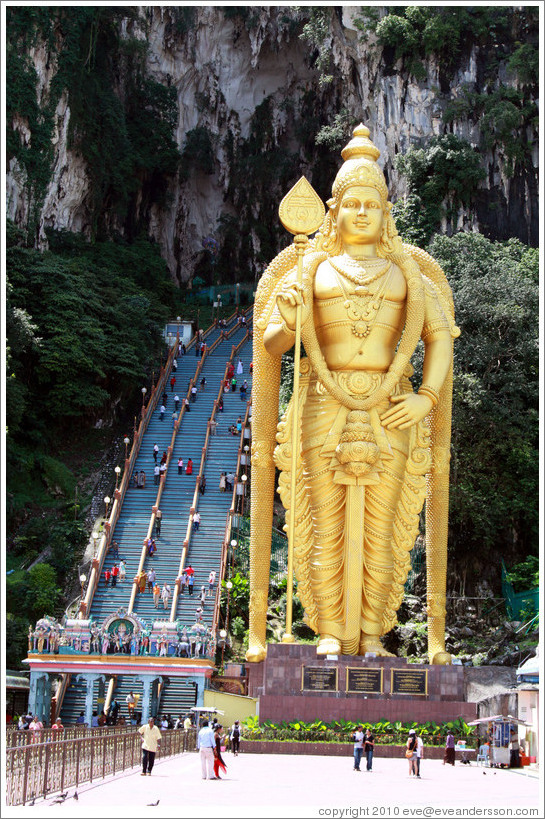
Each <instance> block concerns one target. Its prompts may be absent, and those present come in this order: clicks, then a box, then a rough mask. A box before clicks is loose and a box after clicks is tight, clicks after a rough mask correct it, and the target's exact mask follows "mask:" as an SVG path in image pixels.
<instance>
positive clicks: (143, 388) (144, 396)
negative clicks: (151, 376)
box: [142, 387, 147, 410]
mask: <svg viewBox="0 0 545 819" xmlns="http://www.w3.org/2000/svg"><path fill="white" fill-rule="evenodd" d="M146 393H147V389H146V387H142V410H143V409H144V401H145V400H146Z"/></svg>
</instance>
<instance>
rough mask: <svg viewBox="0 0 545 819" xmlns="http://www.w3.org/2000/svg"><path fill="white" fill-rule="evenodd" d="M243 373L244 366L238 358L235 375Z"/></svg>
mask: <svg viewBox="0 0 545 819" xmlns="http://www.w3.org/2000/svg"><path fill="white" fill-rule="evenodd" d="M243 372H244V364H243V363H242V361H241V359H240V358H239V360H238V364H237V375H242V373H243Z"/></svg>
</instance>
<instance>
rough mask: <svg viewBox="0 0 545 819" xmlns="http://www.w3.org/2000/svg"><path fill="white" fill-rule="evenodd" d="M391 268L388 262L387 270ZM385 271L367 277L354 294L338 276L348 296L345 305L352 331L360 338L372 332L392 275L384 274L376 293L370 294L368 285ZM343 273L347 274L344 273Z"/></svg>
mask: <svg viewBox="0 0 545 819" xmlns="http://www.w3.org/2000/svg"><path fill="white" fill-rule="evenodd" d="M389 268H390V264H388V266H387V268H386V270H388V271H389ZM335 269H336V268H335ZM338 272H340V271H338ZM385 272H386V271H385V270H382V271H381V272H380V273H378V274H377V275H374V276H373V277H372V278H370V279H367V280H366V282H365V284H360V285H358V286H357V287H356V289H355V291H354V293H352V294H348V293H347V291H346V287H345V285H344V282H343V281H342V279H341V278H340V277H339V276H337V281H338V282H339V285H340V287H341V289H342V291H343V293H344V295H345V297H346V299H345V302H344V307H345V308H346V312H347V314H348V318H349V319H350V321H351V322H352V332H353V333H354V335H355V336H357V337H358V338H366V337H367V336H368V335H369V333H370V332H371V329H372V327H373V324H374V323H375V320H376V317H377V315H378V311H379V309H380V306H381V304H382V302H383V301H384V297H385V295H386V287H387V284H388V282H389V280H390V275H387V276H384V281H383V282H382V284H381V285H380V287H379V289H378V290H377V292H376V293H373V294H370V293H369V289H368V287H367V285H368V284H370V282H371V281H375V280H376V279H378V278H379V276H382V275H383V273H385ZM343 275H345V274H344V273H343Z"/></svg>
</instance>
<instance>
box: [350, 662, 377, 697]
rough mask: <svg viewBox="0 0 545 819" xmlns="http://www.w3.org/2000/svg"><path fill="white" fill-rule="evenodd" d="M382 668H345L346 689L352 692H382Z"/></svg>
mask: <svg viewBox="0 0 545 819" xmlns="http://www.w3.org/2000/svg"><path fill="white" fill-rule="evenodd" d="M383 671H384V670H383V669H382V668H348V667H347V669H346V690H347V692H350V693H352V694H382V675H383Z"/></svg>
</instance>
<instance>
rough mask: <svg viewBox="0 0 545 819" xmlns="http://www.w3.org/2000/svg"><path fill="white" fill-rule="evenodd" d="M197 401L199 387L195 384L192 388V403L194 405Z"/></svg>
mask: <svg viewBox="0 0 545 819" xmlns="http://www.w3.org/2000/svg"><path fill="white" fill-rule="evenodd" d="M196 400H197V385H196V384H193V386H192V387H191V403H192V404H194V403H195V401H196Z"/></svg>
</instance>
